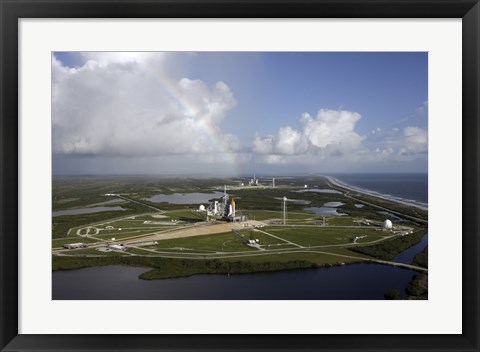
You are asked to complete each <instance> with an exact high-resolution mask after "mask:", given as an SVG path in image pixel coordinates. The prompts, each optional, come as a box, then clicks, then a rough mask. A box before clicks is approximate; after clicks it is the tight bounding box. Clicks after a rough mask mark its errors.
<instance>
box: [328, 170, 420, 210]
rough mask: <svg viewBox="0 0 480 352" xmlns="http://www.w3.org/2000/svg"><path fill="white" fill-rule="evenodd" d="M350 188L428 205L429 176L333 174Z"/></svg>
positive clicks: (416, 174) (415, 174)
mask: <svg viewBox="0 0 480 352" xmlns="http://www.w3.org/2000/svg"><path fill="white" fill-rule="evenodd" d="M332 176H333V177H335V178H336V179H338V180H340V181H342V182H343V183H346V184H348V185H350V186H354V187H357V188H361V189H364V190H369V191H373V192H377V193H379V194H381V195H384V196H390V197H395V198H401V199H404V200H406V201H415V202H419V203H422V204H424V205H428V174H425V173H414V174H413V173H412V174H410V173H408V174H407V173H388V174H386V173H368V174H332Z"/></svg>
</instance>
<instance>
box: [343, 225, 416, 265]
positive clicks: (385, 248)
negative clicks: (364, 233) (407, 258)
mask: <svg viewBox="0 0 480 352" xmlns="http://www.w3.org/2000/svg"><path fill="white" fill-rule="evenodd" d="M424 235H425V233H424V231H417V232H414V233H413V234H411V235H407V236H395V237H392V238H391V239H387V240H385V241H383V242H380V243H378V244H374V245H371V246H359V247H352V248H350V250H351V251H354V252H357V253H363V254H366V255H369V256H372V257H375V258H379V259H382V260H392V259H393V258H394V257H395V256H396V255H397V254H399V253H400V252H403V251H404V250H405V249H407V248H410V247H412V246H414V245H416V244H417V243H418V242H420V241H421V240H422V237H423V236H424Z"/></svg>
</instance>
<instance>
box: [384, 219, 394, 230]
mask: <svg viewBox="0 0 480 352" xmlns="http://www.w3.org/2000/svg"><path fill="white" fill-rule="evenodd" d="M383 228H384V229H385V230H391V229H392V228H393V224H392V222H391V221H390V220H388V219H387V220H385V221H384V222H383Z"/></svg>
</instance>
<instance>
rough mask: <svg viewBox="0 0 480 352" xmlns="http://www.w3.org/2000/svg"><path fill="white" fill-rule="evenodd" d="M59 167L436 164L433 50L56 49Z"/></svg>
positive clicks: (415, 167)
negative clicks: (431, 160)
mask: <svg viewBox="0 0 480 352" xmlns="http://www.w3.org/2000/svg"><path fill="white" fill-rule="evenodd" d="M52 81H53V91H54V96H53V100H52V108H53V109H52V115H53V116H52V121H53V153H54V155H53V161H54V173H56V174H82V173H87V174H96V173H99V174H101V173H116V174H118V173H128V174H130V173H139V174H143V173H206V172H209V171H210V170H212V169H214V170H217V169H218V170H222V173H226V174H228V173H231V174H236V173H249V172H253V171H256V172H260V173H261V172H264V173H284V174H288V173H291V172H292V170H295V171H296V172H319V173H322V172H324V173H330V172H426V171H427V155H428V138H427V136H428V89H427V87H428V54H427V53H311V52H295V53H290V52H287V53H257V52H255V53H248V52H242V53H222V52H205V53H203V52H202V53H98V52H97V53H55V54H54V57H53V61H52Z"/></svg>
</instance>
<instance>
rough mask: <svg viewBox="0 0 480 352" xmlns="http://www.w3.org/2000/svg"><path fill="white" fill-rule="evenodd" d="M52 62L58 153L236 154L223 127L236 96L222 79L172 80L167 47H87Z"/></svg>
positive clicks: (236, 143)
mask: <svg viewBox="0 0 480 352" xmlns="http://www.w3.org/2000/svg"><path fill="white" fill-rule="evenodd" d="M82 56H83V58H84V60H85V64H84V65H83V66H81V67H78V68H67V67H65V66H63V65H62V64H61V62H59V61H58V60H56V59H55V58H53V60H52V91H53V94H52V120H53V150H54V152H55V153H58V154H87V155H100V156H127V157H129V156H160V155H171V154H189V153H192V154H196V153H199V154H202V153H219V154H220V153H226V154H225V155H227V156H228V154H230V153H236V152H237V151H238V150H239V149H240V148H241V146H240V142H239V140H238V138H237V137H235V136H234V135H231V134H227V133H224V132H223V131H222V130H221V129H220V128H219V123H220V122H221V121H223V120H224V119H225V118H226V116H227V112H228V111H229V110H230V109H232V108H233V107H234V106H235V104H236V101H235V99H234V97H233V93H232V92H231V90H230V88H229V87H228V86H227V85H226V84H225V83H223V82H217V83H215V84H214V85H213V86H211V87H209V86H208V85H207V84H205V83H204V82H202V81H200V80H191V79H188V78H182V79H180V80H172V79H171V78H170V77H169V75H168V73H167V72H166V71H167V70H166V65H167V63H168V61H169V60H171V59H172V57H171V55H168V54H164V53H98V52H97V53H82Z"/></svg>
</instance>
